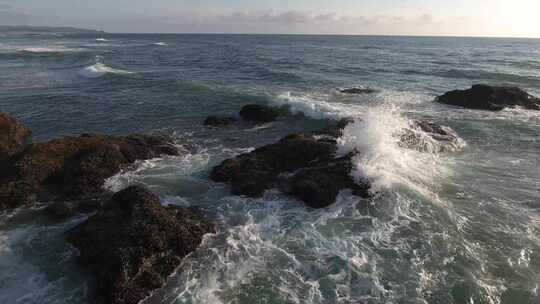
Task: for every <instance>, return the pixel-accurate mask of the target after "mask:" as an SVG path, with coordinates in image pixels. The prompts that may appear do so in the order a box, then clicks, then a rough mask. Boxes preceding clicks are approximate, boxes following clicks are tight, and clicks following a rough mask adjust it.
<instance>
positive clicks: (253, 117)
mask: <svg viewBox="0 0 540 304" xmlns="http://www.w3.org/2000/svg"><path fill="white" fill-rule="evenodd" d="M240 116H242V118H243V119H244V120H247V121H253V122H271V121H274V120H276V119H277V118H278V116H279V111H278V110H277V109H274V108H272V107H269V106H263V105H257V104H251V105H246V106H244V107H243V108H242V109H241V110H240Z"/></svg>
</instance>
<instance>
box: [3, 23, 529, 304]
mask: <svg viewBox="0 0 540 304" xmlns="http://www.w3.org/2000/svg"><path fill="white" fill-rule="evenodd" d="M476 83H485V84H493V85H501V84H504V85H515V86H519V87H521V88H523V89H525V90H527V91H528V92H530V93H531V94H533V95H536V96H540V40H535V39H503V38H437V37H376V36H303V35H159V34H144V35H143V34H140V35H135V34H133V35H125V34H101V33H100V34H99V35H96V34H80V35H75V34H74V35H47V36H21V37H5V38H1V39H0V111H3V112H6V113H9V114H10V115H12V116H14V117H15V118H17V119H18V120H19V121H20V122H22V123H23V124H25V125H26V126H28V127H29V128H30V129H31V130H32V131H33V136H32V139H33V141H36V142H39V141H45V140H49V139H52V138H57V137H61V136H65V135H76V134H80V133H107V134H130V133H160V134H162V133H164V134H168V135H171V136H173V137H174V138H175V140H176V142H177V144H178V146H179V147H181V150H182V153H181V154H180V156H175V157H163V158H159V159H153V160H149V161H141V162H138V163H137V164H136V167H135V168H134V170H131V171H127V172H123V173H121V174H119V175H117V176H114V177H112V178H110V179H109V180H107V183H106V185H105V186H106V187H107V188H108V189H111V190H114V191H117V190H121V189H123V188H125V187H127V186H128V185H130V184H143V185H145V186H147V187H149V188H150V189H151V190H153V191H155V192H156V193H158V194H159V195H160V197H161V198H162V201H163V202H164V203H166V204H175V205H180V206H198V207H201V208H203V209H204V210H208V211H209V212H211V213H213V214H215V216H216V218H217V222H218V232H217V233H216V234H215V235H211V236H208V237H207V238H206V239H205V241H204V243H203V244H202V245H201V247H200V248H199V249H198V250H197V251H196V252H194V253H193V254H191V255H190V256H188V257H187V258H186V259H185V260H184V261H183V263H182V265H181V267H180V268H179V269H178V270H177V272H176V273H175V274H174V275H172V276H171V278H170V280H169V282H168V284H167V285H166V286H165V287H164V288H163V289H161V290H159V291H158V292H156V293H155V294H154V295H153V296H152V297H151V298H149V299H148V300H146V301H145V303H148V304H157V303H167V304H169V303H170V304H172V303H193V304H195V303H204V304H206V303H208V304H210V303H212V304H213V303H216V304H217V303H231V304H251V303H276V304H277V303H302V304H307V303H321V304H322V303H324V304H326V303H343V304H346V303H350V304H353V303H441V304H443V303H444V304H447V303H448V304H450V303H456V304H459V303H464V304H465V303H475V304H477V303H486V304H497V303H507V304H521V303H531V304H537V303H540V294H539V285H540V157H539V155H540V141H539V140H540V111H532V110H524V109H508V110H504V111H500V112H488V111H481V110H468V109H462V108H456V107H451V106H447V105H442V104H438V103H434V102H433V100H434V99H435V97H436V96H438V95H441V94H443V93H444V92H446V91H448V90H453V89H465V88H468V87H470V86H471V85H472V84H476ZM359 86H361V87H369V88H373V89H375V90H377V92H376V93H375V94H366V95H345V94H341V93H339V89H340V88H348V87H359ZM249 103H256V104H269V105H272V106H279V107H283V108H284V109H287V113H288V114H286V115H283V116H282V117H281V118H280V119H279V120H278V121H276V122H273V123H267V124H263V125H258V126H251V127H244V126H242V127H238V126H233V127H229V128H219V129H212V128H207V127H204V126H202V122H203V120H204V119H205V117H207V116H209V115H236V113H238V111H239V110H240V108H241V107H242V106H243V105H245V104H249ZM344 117H354V118H357V119H361V120H362V123H361V124H355V125H354V126H353V128H351V129H350V130H349V132H350V133H351V135H352V136H350V137H349V138H347V139H346V140H344V142H345V143H344V144H346V145H352V146H353V147H355V148H356V149H358V150H360V152H361V155H362V157H361V158H359V159H357V163H356V164H355V165H356V169H357V170H356V171H359V172H361V173H362V174H363V175H365V176H366V177H367V178H369V179H370V180H371V182H372V184H373V186H374V188H375V189H376V190H377V191H378V192H379V193H382V195H380V196H378V198H377V199H376V200H374V201H373V202H372V205H373V206H372V207H373V208H372V209H373V210H374V212H373V213H372V214H365V213H363V212H361V211H360V210H359V208H358V205H359V204H362V203H364V204H365V202H361V200H360V199H359V198H357V197H354V196H352V195H351V193H350V192H347V191H344V192H342V193H341V194H340V195H339V197H338V198H337V200H336V203H335V204H334V205H332V206H331V207H329V208H326V209H322V210H313V209H309V208H307V207H306V206H305V205H304V204H303V203H301V202H299V201H297V200H295V199H294V198H291V197H289V196H287V195H285V194H282V193H280V192H279V191H277V190H275V191H268V192H266V193H265V195H264V196H263V197H262V198H258V199H252V198H246V197H239V196H233V195H231V194H230V191H229V188H228V186H227V185H224V184H218V183H213V182H211V181H210V180H209V178H208V174H209V171H210V170H211V168H212V167H213V166H215V165H217V164H219V163H220V162H221V161H222V160H224V159H226V158H230V157H232V156H235V155H238V154H240V153H244V152H247V151H251V150H252V149H254V148H256V147H260V146H262V145H265V144H269V143H273V142H275V141H277V140H279V139H280V138H281V137H283V136H285V135H287V134H290V133H295V132H309V131H314V130H319V129H321V128H324V127H325V126H327V125H328V124H329V122H330V121H331V120H335V119H340V118H344ZM411 119H428V120H432V121H434V122H437V123H439V124H442V125H446V126H450V127H452V128H453V129H454V130H455V131H456V132H457V133H458V134H459V136H460V137H461V138H462V139H463V140H464V142H465V143H466V146H465V147H464V148H463V150H462V151H459V152H448V153H442V152H441V153H439V152H432V153H428V152H419V151H412V150H407V149H404V148H403V147H401V146H400V145H399V144H398V143H397V141H396V140H395V138H394V135H395V129H396V127H397V126H400V125H402V124H404V123H406V122H407V121H409V120H411ZM356 171H355V172H351V174H358V172H356ZM44 205H45V203H43V204H40V205H38V206H37V207H35V208H21V209H17V210H15V211H10V212H4V213H2V214H0V303H6V304H11V303H25V304H30V303H36V304H37V303H39V304H46V303H55V304H62V303H90V301H89V299H88V295H89V293H91V290H92V285H93V283H92V276H91V274H90V273H87V272H86V271H85V270H84V269H81V268H80V267H79V266H78V265H77V264H76V263H75V258H74V256H75V251H74V249H73V248H72V247H70V246H69V245H68V244H67V243H66V241H65V238H64V237H65V233H66V231H68V230H69V229H71V228H72V227H74V226H75V225H77V224H78V223H80V222H81V221H83V220H84V219H85V217H84V216H82V215H81V216H79V217H76V218H70V219H68V220H65V221H55V220H52V219H50V218H48V217H47V216H45V215H43V212H42V210H41V209H42V208H43V206H44Z"/></svg>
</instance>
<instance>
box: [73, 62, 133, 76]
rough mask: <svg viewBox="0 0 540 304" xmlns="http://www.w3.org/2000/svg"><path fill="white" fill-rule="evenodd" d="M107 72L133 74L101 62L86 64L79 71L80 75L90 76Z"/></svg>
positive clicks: (103, 74) (102, 74) (107, 73)
mask: <svg viewBox="0 0 540 304" xmlns="http://www.w3.org/2000/svg"><path fill="white" fill-rule="evenodd" d="M109 74H116V75H129V74H133V72H129V71H125V70H120V69H115V68H111V67H109V66H106V65H105V64H103V63H101V62H98V63H96V64H94V65H91V66H88V67H86V68H84V69H83V70H82V71H81V75H83V76H86V77H90V78H95V77H101V76H105V75H109Z"/></svg>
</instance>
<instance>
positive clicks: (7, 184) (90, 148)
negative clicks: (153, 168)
mask: <svg viewBox="0 0 540 304" xmlns="http://www.w3.org/2000/svg"><path fill="white" fill-rule="evenodd" d="M177 153H178V152H177V149H176V148H175V147H174V146H173V145H172V144H171V141H170V139H169V138H167V137H162V136H146V135H130V136H125V137H122V136H107V135H99V134H83V135H81V136H80V137H65V138H61V139H55V140H52V141H49V142H44V143H36V144H32V145H30V146H28V147H26V148H25V150H24V151H23V152H21V153H19V154H17V155H15V156H13V157H12V158H11V160H10V162H9V163H5V164H4V165H3V168H2V169H3V170H2V172H0V209H5V208H14V207H18V206H21V205H29V204H32V203H33V202H34V201H35V200H36V199H40V198H43V199H42V200H45V201H51V200H54V199H61V200H79V199H84V198H86V197H87V196H93V195H95V194H96V193H102V192H103V189H102V186H103V183H104V181H105V179H106V178H109V177H111V176H113V175H114V174H116V173H118V172H120V170H122V169H123V168H125V167H126V166H127V165H129V164H131V163H133V162H135V161H136V160H144V159H151V158H155V157H158V156H159V155H162V154H169V155H176V154H177Z"/></svg>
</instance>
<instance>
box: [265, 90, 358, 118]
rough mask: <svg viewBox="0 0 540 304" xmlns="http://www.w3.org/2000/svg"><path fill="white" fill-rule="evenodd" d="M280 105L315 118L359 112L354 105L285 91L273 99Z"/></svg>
mask: <svg viewBox="0 0 540 304" xmlns="http://www.w3.org/2000/svg"><path fill="white" fill-rule="evenodd" d="M272 102H273V104H274V105H276V106H278V107H284V106H287V107H289V111H290V112H291V113H292V114H303V115H305V116H307V117H310V118H313V119H334V120H339V119H341V118H344V117H350V116H354V115H355V114H357V111H355V108H354V106H351V105H344V104H339V103H329V102H326V101H324V100H321V99H318V98H316V97H314V96H308V95H302V94H293V93H291V92H285V93H283V94H280V95H279V96H278V97H277V98H275V99H274V100H273V101H272Z"/></svg>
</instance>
